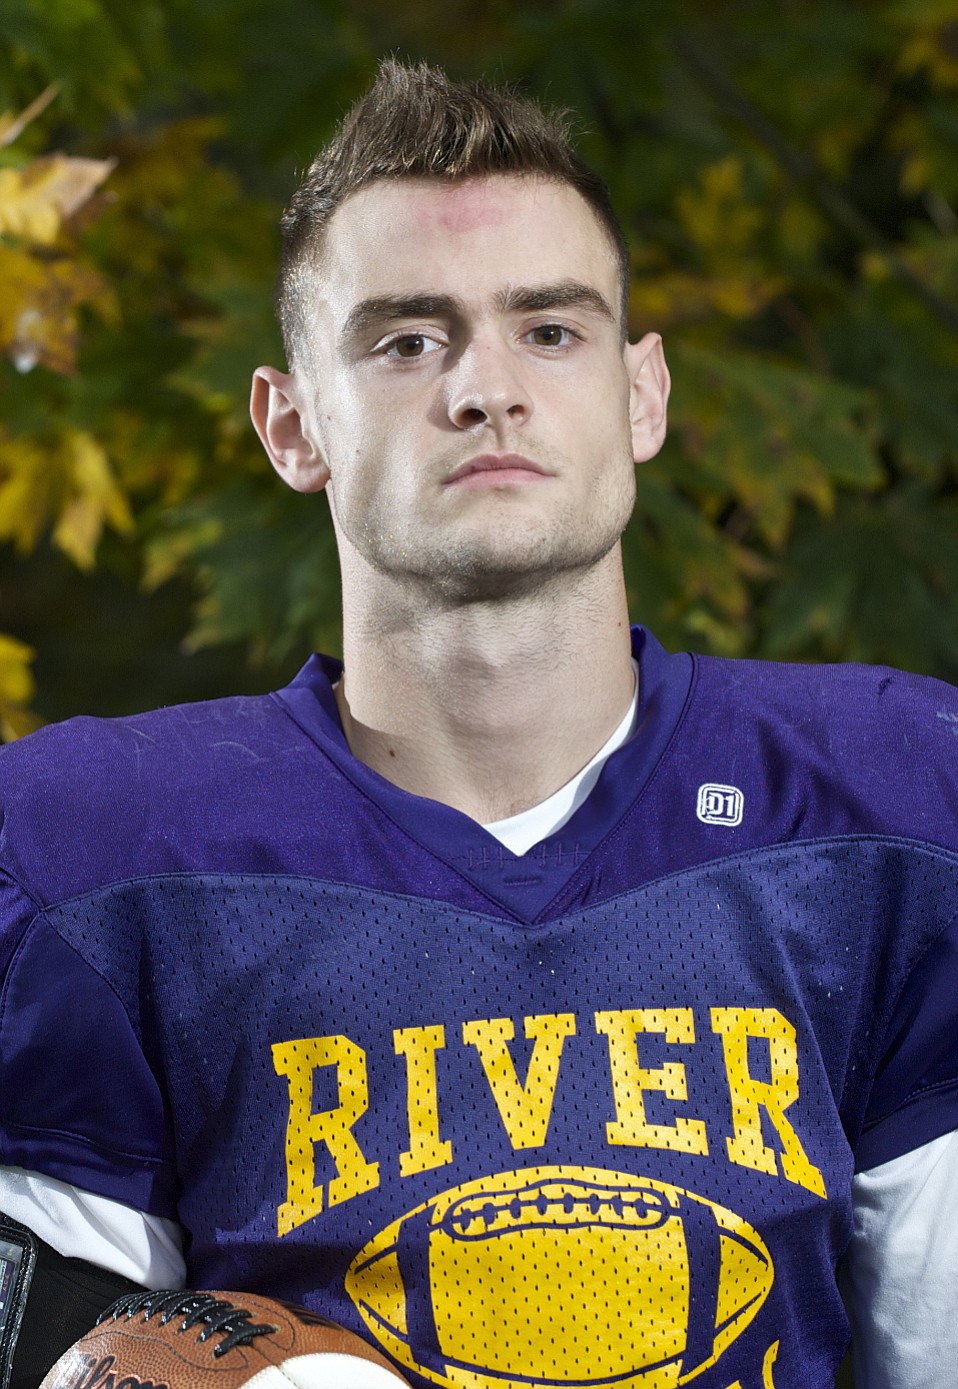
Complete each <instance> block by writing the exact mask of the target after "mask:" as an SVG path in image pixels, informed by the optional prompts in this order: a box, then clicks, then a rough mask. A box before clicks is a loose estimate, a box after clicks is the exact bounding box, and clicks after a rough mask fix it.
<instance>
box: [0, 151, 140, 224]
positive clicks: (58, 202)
mask: <svg viewBox="0 0 958 1389" xmlns="http://www.w3.org/2000/svg"><path fill="white" fill-rule="evenodd" d="M115 167H116V160H115V159H76V158H73V157H71V156H70V155H66V154H48V155H44V156H43V157H42V158H40V159H34V160H33V161H32V162H31V163H29V164H26V165H24V167H23V168H21V169H0V233H5V234H7V235H10V236H18V237H22V238H23V240H24V241H27V242H29V243H30V244H32V245H35V246H52V245H53V243H54V242H55V241H56V239H57V237H58V236H59V234H60V230H61V228H62V226H63V224H64V222H66V221H68V220H69V219H70V218H71V217H72V216H73V215H74V213H76V212H77V211H79V209H80V208H81V207H82V206H83V204H84V203H85V202H87V201H88V199H89V198H90V197H91V196H92V195H93V193H94V192H95V191H96V189H97V188H99V186H100V184H101V183H102V182H103V181H104V179H105V178H107V176H108V175H109V174H110V172H111V171H112V170H113V169H114V168H115Z"/></svg>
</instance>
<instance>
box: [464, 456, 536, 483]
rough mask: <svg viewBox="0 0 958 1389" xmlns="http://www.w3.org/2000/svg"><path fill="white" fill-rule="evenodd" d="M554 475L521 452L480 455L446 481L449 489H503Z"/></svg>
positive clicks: (468, 459) (467, 462)
mask: <svg viewBox="0 0 958 1389" xmlns="http://www.w3.org/2000/svg"><path fill="white" fill-rule="evenodd" d="M551 476H552V474H551V473H549V472H547V471H546V469H545V468H543V467H540V465H539V464H538V463H534V462H533V461H532V459H531V458H526V457H525V456H524V455H523V454H521V453H480V454H478V455H477V456H476V457H475V458H467V459H466V461H465V462H464V463H460V464H459V466H458V468H456V469H454V470H453V472H451V473H450V474H449V476H448V477H447V478H446V486H448V485H450V484H458V485H459V486H461V487H503V486H506V485H507V484H509V483H513V482H536V481H539V480H545V479H546V478H549V477H551Z"/></svg>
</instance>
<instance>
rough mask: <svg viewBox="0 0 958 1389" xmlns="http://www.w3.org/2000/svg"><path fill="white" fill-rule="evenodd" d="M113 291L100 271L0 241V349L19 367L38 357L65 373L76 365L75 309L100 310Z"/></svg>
mask: <svg viewBox="0 0 958 1389" xmlns="http://www.w3.org/2000/svg"><path fill="white" fill-rule="evenodd" d="M112 302H113V301H112V295H111V293H110V290H109V286H108V285H107V283H106V281H105V280H104V279H103V278H102V276H100V275H98V274H97V273H96V271H94V270H92V269H91V268H90V267H89V266H87V265H84V264H83V263H82V261H79V260H75V259H72V258H70V257H62V258H57V259H53V260H51V259H47V258H45V257H40V256H36V255H33V254H31V253H30V252H29V251H28V250H24V249H21V248H20V247H18V246H9V245H6V244H4V243H3V242H2V241H0V350H2V351H4V352H5V353H6V354H7V356H8V357H9V358H10V359H11V361H12V362H13V364H14V366H15V367H16V368H17V370H18V371H24V372H25V371H30V370H31V368H32V367H34V366H36V365H37V363H38V362H40V363H42V364H43V365H44V366H45V367H47V368H49V370H50V371H57V372H60V373H61V374H62V375H70V374H72V372H73V371H74V370H75V369H76V354H77V347H78V340H79V318H78V312H79V309H80V308H81V306H82V305H84V304H95V305H97V306H99V307H100V308H101V309H102V310H103V311H104V312H106V311H108V310H109V309H110V308H111V307H112Z"/></svg>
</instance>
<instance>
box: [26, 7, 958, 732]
mask: <svg viewBox="0 0 958 1389" xmlns="http://www.w3.org/2000/svg"><path fill="white" fill-rule="evenodd" d="M386 52H395V53H397V54H398V55H399V56H401V57H405V58H426V59H428V60H430V61H433V62H437V63H439V64H441V65H443V66H444V67H445V68H446V69H447V70H448V71H449V72H450V73H451V74H452V75H454V76H456V77H460V78H473V77H478V76H486V77H488V78H492V79H494V80H507V81H513V82H517V83H519V84H520V85H521V86H522V87H523V88H525V89H526V90H528V91H529V92H531V93H533V94H535V95H537V96H538V97H540V98H543V99H545V100H546V101H547V102H548V103H550V104H553V105H559V106H568V107H572V108H573V109H574V110H575V112H576V113H577V128H578V130H579V141H578V143H579V148H580V150H581V152H582V153H583V155H584V156H585V158H586V159H587V160H588V161H589V162H591V163H592V164H593V165H594V166H596V167H597V168H598V169H599V170H600V171H601V172H602V173H603V174H604V176H605V177H606V178H607V179H608V181H609V183H610V185H611V187H612V192H613V197H614V200H615V202H616V205H617V207H618V210H619V212H620V215H621V217H622V219H623V221H624V224H625V228H626V232H627V235H628V237H629V239H630V242H631V246H632V256H633V280H632V299H631V320H632V322H631V327H632V331H633V334H634V335H638V334H641V333H642V332H644V331H646V330H647V329H649V328H656V329H658V330H659V331H661V332H662V334H663V337H664V339H665V343H666V350H667V354H668V357H669V361H670V363H671V366H672V372H673V378H674V395H673V406H672V414H671V419H672V428H671V436H670V440H669V443H668V445H667V447H666V449H665V451H664V452H663V454H662V455H661V457H660V458H658V459H656V460H655V461H654V462H652V463H649V464H646V465H645V466H643V467H642V468H641V469H640V471H639V500H638V507H637V509H636V514H635V518H634V520H633V522H632V525H631V527H630V530H629V533H628V536H627V542H626V564H627V573H628V581H629V587H630V593H631V604H632V611H633V615H634V617H635V618H636V619H641V620H642V621H643V622H647V623H648V624H649V625H650V626H651V627H652V628H653V630H655V631H656V633H657V634H658V636H659V637H660V639H661V640H663V641H664V642H665V643H666V644H667V645H668V646H670V647H672V648H678V647H686V648H692V649H695V650H700V651H710V652H716V653H720V654H731V655H760V656H771V657H774V658H783V659H784V658H788V659H799V660H818V659H825V660H838V659H852V660H867V661H882V662H884V661H887V662H890V663H893V664H896V665H903V666H906V667H909V668H911V669H915V670H920V671H925V672H930V673H933V674H937V675H940V676H943V677H945V678H951V679H955V678H958V585H956V579H958V153H956V151H958V3H955V2H954V0H884V2H882V3H880V2H879V0H729V2H728V3H725V2H723V0H712V2H711V3H705V2H704V0H703V3H698V4H694V3H682V0H510V3H501V2H500V0H415V3H413V0H407V3H401V0H350V3H340V2H339V0H137V2H136V3H135V4H131V3H130V0H0V113H2V115H0V728H2V734H3V736H4V737H6V738H11V737H15V736H18V735H20V734H22V733H23V732H25V731H26V730H28V729H29V728H30V727H32V726H34V724H35V723H36V722H38V721H40V720H53V719H60V718H63V717H66V716H67V715H70V714H73V713H76V712H90V713H98V714H114V713H121V712H126V711H130V710H133V709H137V708H142V707H145V706H150V705H155V704H160V703H170V702H175V701H179V700H184V699H194V698H202V697H206V696H208V695H216V694H220V693H226V692H230V693H234V692H238V691H255V690H262V689H266V688H269V687H270V686H273V685H276V684H278V683H281V682H282V681H283V680H284V679H286V678H287V677H288V676H289V675H291V674H292V672H293V671H294V670H295V669H296V668H297V667H298V666H299V664H300V663H301V661H302V660H303V659H304V657H305V655H306V653H307V652H308V650H309V649H311V648H313V647H321V648H324V649H327V650H334V651H335V650H336V649H337V646H338V642H339V636H338V604H339V595H338V581H337V575H336V566H335V558H334V549H333V543H332V535H331V530H330V526H329V523H328V519H327V515H326V507H325V502H324V501H323V499H322V498H312V497H305V498H304V497H300V496H297V495H295V494H293V493H291V492H289V491H287V489H285V488H283V487H282V486H281V485H280V484H279V483H278V482H277V481H276V480H275V478H274V476H273V474H272V471H271V469H270V468H269V465H268V463H267V461H266V459H265V457H264V456H263V455H262V453H261V450H260V448H259V445H258V443H257V441H256V439H255V436H254V435H253V433H252V430H251V428H250V427H249V425H248V422H247V414H246V401H247V396H248V383H249V376H250V372H251V370H252V368H253V367H254V366H255V365H256V364H258V363H259V362H261V361H270V362H273V363H275V364H278V365H282V352H281V347H280V344H279V339H278V334H277V332H276V329H275V327H274V325H273V320H272V308H271V295H272V286H273V274H274V265H275V252H276V223H277V218H278V215H279V211H280V208H281V207H282V205H283V202H284V201H285V199H286V198H287V197H288V196H289V193H290V192H291V190H292V188H293V186H294V181H295V176H296V170H297V169H298V168H302V167H303V166H304V165H305V164H306V163H307V162H308V161H309V159H310V157H311V155H312V153H313V151H314V149H315V147H316V146H317V145H318V144H319V143H320V142H321V141H323V140H324V139H325V138H326V137H327V135H328V134H329V133H330V130H331V128H332V126H333V125H334V123H335V122H336V121H337V119H338V118H339V117H340V115H341V114H342V113H343V111H344V110H345V108H346V107H347V105H348V104H349V103H350V102H351V101H352V100H353V99H354V98H355V97H356V96H357V95H358V94H359V93H360V92H361V91H362V89H363V88H364V87H365V86H366V84H367V83H368V81H369V80H370V78H371V75H372V73H373V72H374V70H375V67H376V63H377V60H378V59H379V57H380V56H381V55H382V54H384V53H386Z"/></svg>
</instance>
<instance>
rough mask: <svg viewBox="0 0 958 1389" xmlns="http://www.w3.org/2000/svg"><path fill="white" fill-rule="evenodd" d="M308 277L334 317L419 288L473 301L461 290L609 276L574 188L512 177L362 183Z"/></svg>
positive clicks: (607, 254)
mask: <svg viewBox="0 0 958 1389" xmlns="http://www.w3.org/2000/svg"><path fill="white" fill-rule="evenodd" d="M317 269H318V270H319V278H320V285H319V286H317V287H318V288H319V289H320V293H321V296H322V297H323V298H326V299H327V300H329V301H332V302H331V306H332V307H334V312H339V313H341V312H342V311H343V310H345V311H347V312H348V310H349V309H350V308H351V307H352V304H353V303H354V302H355V301H356V300H357V299H365V298H367V297H369V296H376V295H387V294H396V293H413V292H419V291H422V290H424V289H432V290H435V291H437V292H450V291H452V290H453V289H457V290H458V291H460V293H465V294H466V295H467V297H472V296H471V295H470V294H469V290H470V287H472V288H474V289H475V290H477V291H480V292H482V291H484V290H485V289H486V288H488V287H489V282H490V279H491V278H492V277H494V278H497V279H498V281H499V283H500V285H504V284H506V283H513V284H515V283H528V282H530V281H531V280H536V281H541V280H557V279H564V278H579V279H582V278H584V277H587V278H593V277H596V276H598V278H599V279H600V280H601V281H605V280H606V279H610V278H611V280H612V281H613V282H614V279H615V277H616V274H617V267H616V264H615V257H614V254H613V252H612V249H611V246H610V244H609V240H608V236H607V234H606V232H605V230H604V228H603V227H602V226H601V225H600V223H599V221H598V219H597V217H596V216H595V214H594V213H593V211H592V209H591V208H590V207H589V205H588V204H587V203H586V202H585V200H584V199H583V198H582V197H581V195H580V194H579V193H578V192H577V191H576V190H575V189H574V188H572V187H571V186H570V185H569V184H566V183H561V182H558V181H556V180H552V179H546V178H541V177H533V176H520V175H514V174H493V175H488V176H485V177H482V178H471V179H465V180H450V179H420V178H415V179H389V180H385V179H384V180H380V181H379V182H377V183H373V184H370V185H368V186H367V187H365V188H362V189H360V190H359V191H358V192H356V193H354V194H352V195H351V196H350V197H349V198H348V199H347V200H346V201H345V202H344V203H343V205H342V206H341V207H340V208H338V209H337V211H336V212H335V213H334V214H333V217H332V218H331V219H330V223H329V226H328V228H327V231H326V236H325V238H324V246H323V254H322V257H321V263H320V265H319V266H318V267H317ZM600 287H601V288H603V289H605V288H606V286H605V285H604V284H602V285H601V286H600ZM483 297H484V296H483ZM346 301H349V302H348V303H347V302H346Z"/></svg>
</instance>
